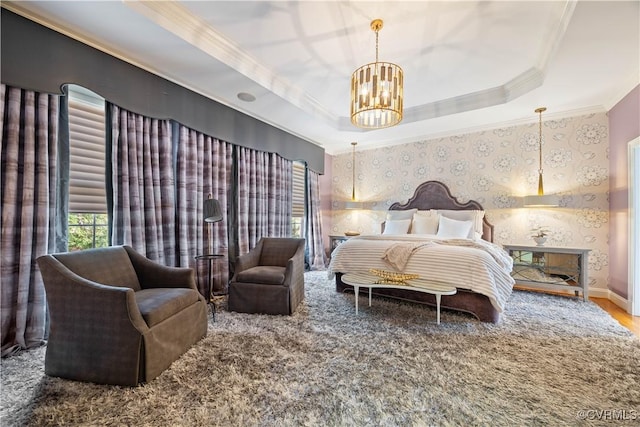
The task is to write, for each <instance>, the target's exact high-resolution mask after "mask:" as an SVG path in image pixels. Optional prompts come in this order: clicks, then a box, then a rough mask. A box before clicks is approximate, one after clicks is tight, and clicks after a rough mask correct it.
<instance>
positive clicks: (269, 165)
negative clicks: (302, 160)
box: [237, 147, 293, 255]
mask: <svg viewBox="0 0 640 427" xmlns="http://www.w3.org/2000/svg"><path fill="white" fill-rule="evenodd" d="M237 150H238V154H237V167H238V188H237V191H238V212H237V218H238V230H237V232H238V252H239V255H242V254H245V253H247V252H249V250H250V249H251V248H253V247H254V246H255V245H256V243H257V242H258V240H260V238H261V237H266V236H269V237H289V236H290V235H291V191H292V185H293V184H292V168H293V162H292V161H290V160H287V159H285V158H283V157H280V156H279V155H277V154H275V153H266V152H263V151H256V150H252V149H250V148H245V147H238V148H237Z"/></svg>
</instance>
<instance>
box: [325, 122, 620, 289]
mask: <svg viewBox="0 0 640 427" xmlns="http://www.w3.org/2000/svg"><path fill="white" fill-rule="evenodd" d="M542 147H543V148H542V150H543V170H544V184H545V194H556V195H558V196H559V198H560V206H559V207H557V208H545V209H540V208H537V209H534V208H523V207H522V198H523V197H524V196H525V195H532V194H536V192H537V183H538V156H539V131H538V122H537V121H535V122H532V123H530V124H525V125H518V126H509V127H502V128H497V129H493V130H487V131H482V132H476V133H470V134H464V135H456V136H451V137H446V138H439V139H432V140H425V141H416V142H413V143H409V144H403V145H395V146H390V147H385V148H376V149H368V150H364V149H363V150H357V151H356V156H355V159H356V161H355V167H356V180H355V190H356V194H357V198H358V199H359V200H360V201H362V202H364V208H365V209H363V210H346V209H345V202H347V201H349V199H350V197H351V191H352V173H353V167H354V165H353V164H352V163H353V162H352V153H351V152H349V153H345V154H341V155H337V156H334V157H333V159H332V162H330V163H328V162H326V164H327V165H331V166H330V169H329V168H327V170H331V176H332V178H331V179H332V181H331V197H332V207H331V209H332V212H331V213H332V215H331V221H330V224H328V226H326V228H327V229H328V231H327V234H330V235H341V234H343V233H344V231H346V230H351V229H357V230H358V231H360V233H362V234H371V233H373V234H379V233H380V223H381V222H382V221H384V219H385V214H386V210H387V209H388V207H389V206H390V205H391V204H392V203H394V202H402V203H405V202H406V201H407V200H408V199H409V198H410V197H411V196H412V195H413V192H414V190H415V188H416V187H417V186H418V185H419V184H420V183H422V182H424V181H428V180H439V181H442V182H444V183H445V184H447V186H448V187H449V189H450V190H451V192H452V194H453V195H454V196H455V197H457V198H458V201H460V202H462V203H464V202H466V201H468V200H470V199H472V200H476V201H477V202H479V203H480V204H481V205H483V206H484V208H485V210H486V216H487V219H488V221H489V222H490V223H492V224H493V225H494V226H495V229H494V236H495V238H494V239H495V242H496V243H498V244H507V243H511V244H526V245H535V243H534V242H533V240H532V238H531V230H532V229H533V228H536V227H545V228H548V229H549V230H551V233H550V236H549V239H548V241H547V243H546V245H547V246H562V247H578V248H587V249H590V250H591V252H590V254H589V273H588V274H589V284H590V288H599V289H601V290H605V289H606V288H607V286H608V280H609V246H608V238H609V198H608V191H609V130H608V118H607V115H606V114H605V113H597V114H589V115H583V116H578V117H569V118H562V119H557V120H547V119H545V117H544V114H543V126H542ZM325 245H328V240H327V242H326V243H325Z"/></svg>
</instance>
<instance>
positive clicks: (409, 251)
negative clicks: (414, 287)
mask: <svg viewBox="0 0 640 427" xmlns="http://www.w3.org/2000/svg"><path fill="white" fill-rule="evenodd" d="M390 248H391V249H390ZM403 257H406V258H403ZM385 258H386V259H385ZM371 268H377V269H381V270H388V271H402V272H404V273H415V274H419V275H420V277H422V278H428V279H431V280H435V281H439V282H444V283H449V284H452V285H454V286H456V287H457V288H459V289H469V290H471V291H474V292H477V293H479V294H482V295H486V296H487V297H488V298H489V300H490V301H491V304H492V305H493V306H494V307H495V309H496V310H497V311H498V312H502V311H503V310H504V307H505V304H506V302H507V300H508V299H509V296H510V295H511V291H512V290H513V285H514V280H513V278H512V277H511V274H510V273H511V270H512V268H513V260H512V259H511V257H510V256H509V254H507V252H506V251H505V250H503V249H502V247H500V246H499V245H496V244H494V243H490V242H487V241H484V240H468V239H440V238H438V237H436V236H433V235H416V234H412V235H393V236H391V235H365V236H357V237H352V238H351V239H349V240H348V241H346V242H344V243H342V244H341V245H340V246H338V247H337V248H336V249H335V250H334V251H333V253H332V254H331V263H330V265H329V277H330V278H333V276H334V275H335V273H336V272H340V273H354V272H366V271H368V270H369V269H371Z"/></svg>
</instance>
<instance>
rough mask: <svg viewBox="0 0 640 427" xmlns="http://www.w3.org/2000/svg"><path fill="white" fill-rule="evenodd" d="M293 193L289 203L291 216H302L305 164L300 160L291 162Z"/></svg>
mask: <svg viewBox="0 0 640 427" xmlns="http://www.w3.org/2000/svg"><path fill="white" fill-rule="evenodd" d="M292 175H293V194H292V199H293V200H292V203H291V216H292V217H294V218H302V217H304V194H305V191H304V177H305V165H304V163H300V162H293V174H292Z"/></svg>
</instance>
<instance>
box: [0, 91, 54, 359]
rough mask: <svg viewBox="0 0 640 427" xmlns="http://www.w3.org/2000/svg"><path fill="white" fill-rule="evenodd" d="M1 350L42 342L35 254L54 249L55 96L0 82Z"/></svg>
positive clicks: (40, 285) (43, 310) (41, 298)
mask: <svg viewBox="0 0 640 427" xmlns="http://www.w3.org/2000/svg"><path fill="white" fill-rule="evenodd" d="M0 98H1V99H0V109H1V111H0V131H1V135H2V143H1V148H0V150H1V151H0V156H1V158H2V172H1V177H0V187H1V188H2V195H1V197H2V213H1V221H2V236H1V237H0V250H1V254H2V257H1V261H0V264H1V265H0V269H1V278H2V280H1V286H0V288H1V297H2V302H1V304H2V310H1V313H2V356H6V355H10V354H12V353H14V352H17V351H19V350H21V349H27V348H32V347H35V346H38V345H41V344H43V343H44V339H45V337H46V298H45V290H44V285H43V282H42V277H41V276H40V273H39V272H38V271H37V267H36V258H38V257H39V256H41V255H44V254H46V253H47V252H54V251H55V247H54V241H55V239H54V228H55V227H54V220H55V212H56V193H57V185H56V182H57V179H56V173H57V144H58V112H59V105H58V103H59V99H58V97H57V96H54V95H48V94H41V93H36V92H32V91H28V90H22V89H17V88H12V87H8V86H6V85H4V84H3V85H1V86H0Z"/></svg>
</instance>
